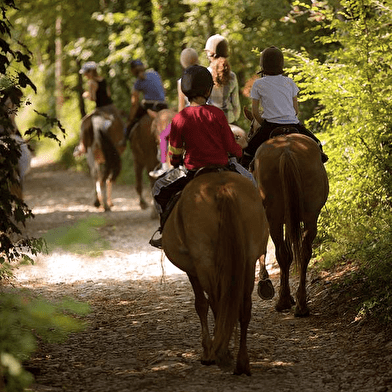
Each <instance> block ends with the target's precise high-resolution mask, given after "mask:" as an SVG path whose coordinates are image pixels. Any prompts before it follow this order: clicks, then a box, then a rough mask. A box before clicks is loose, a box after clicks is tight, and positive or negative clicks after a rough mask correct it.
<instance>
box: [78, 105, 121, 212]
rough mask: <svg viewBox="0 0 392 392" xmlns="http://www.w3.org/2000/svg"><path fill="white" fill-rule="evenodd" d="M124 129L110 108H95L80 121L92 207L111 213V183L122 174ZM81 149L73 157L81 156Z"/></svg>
mask: <svg viewBox="0 0 392 392" xmlns="http://www.w3.org/2000/svg"><path fill="white" fill-rule="evenodd" d="M123 129H124V127H123V123H122V120H121V117H120V115H119V114H118V112H117V109H116V108H115V107H114V106H113V105H110V106H109V105H108V106H104V107H102V108H98V109H96V110H95V111H94V112H93V113H91V114H89V115H87V116H85V117H84V118H83V119H82V124H81V145H82V149H84V150H87V163H88V165H89V168H90V173H91V175H92V177H93V179H94V189H95V200H94V205H95V206H96V207H97V208H98V207H101V208H102V209H103V210H104V211H110V207H112V206H113V202H112V184H113V183H114V181H115V180H116V178H117V177H118V175H119V174H120V171H121V154H122V152H123V151H124V148H123V147H120V142H121V140H122V138H123ZM80 148H81V147H80V146H79V147H78V148H77V150H76V151H75V155H78V154H79V153H80Z"/></svg>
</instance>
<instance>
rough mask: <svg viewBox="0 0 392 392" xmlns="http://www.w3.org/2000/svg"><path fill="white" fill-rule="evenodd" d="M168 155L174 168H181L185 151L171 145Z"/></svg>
mask: <svg viewBox="0 0 392 392" xmlns="http://www.w3.org/2000/svg"><path fill="white" fill-rule="evenodd" d="M168 153H169V158H170V163H171V165H172V166H174V167H178V166H180V164H181V161H182V156H183V154H184V149H183V148H176V147H173V146H172V145H171V144H170V143H169V148H168Z"/></svg>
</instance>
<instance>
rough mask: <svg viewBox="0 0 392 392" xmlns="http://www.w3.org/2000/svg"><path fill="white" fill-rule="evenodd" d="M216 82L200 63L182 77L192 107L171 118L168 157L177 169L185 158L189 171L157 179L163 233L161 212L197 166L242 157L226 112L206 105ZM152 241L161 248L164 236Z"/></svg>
mask: <svg viewBox="0 0 392 392" xmlns="http://www.w3.org/2000/svg"><path fill="white" fill-rule="evenodd" d="M213 85H214V82H213V80H212V76H211V73H210V71H208V69H207V68H205V67H202V66H201V65H192V66H190V67H188V68H187V69H185V71H184V74H183V76H182V78H181V89H182V91H183V93H184V94H185V95H186V96H187V97H188V99H189V102H190V106H189V107H186V108H184V109H183V110H181V112H180V113H178V114H177V115H176V116H175V117H174V118H173V120H172V124H171V131H170V136H169V157H170V163H171V164H172V165H173V166H174V167H175V168H178V166H180V164H181V163H182V160H183V162H184V166H185V169H186V170H185V172H186V174H184V172H182V173H180V174H179V175H177V176H175V175H173V174H174V173H173V171H169V172H168V173H167V174H166V175H164V176H163V177H161V178H159V179H158V180H157V181H156V182H155V185H154V188H153V196H154V199H155V201H156V204H157V209H158V211H159V212H160V214H161V228H160V229H159V231H160V232H162V227H163V223H164V222H163V220H162V213H163V212H164V211H165V209H166V207H167V205H168V204H169V201H170V199H171V198H172V196H173V195H175V194H176V193H177V192H178V191H180V190H182V189H183V188H184V187H185V185H186V184H187V183H188V182H189V181H190V180H191V179H192V178H193V176H194V175H195V173H196V171H197V170H198V169H200V168H202V167H206V166H227V165H228V164H229V154H230V155H234V156H236V157H238V158H240V157H241V156H242V149H241V147H240V146H239V144H237V142H236V141H235V138H234V135H233V132H232V131H231V129H230V126H229V123H228V122H227V119H226V116H225V114H224V112H223V111H222V110H221V109H219V108H217V107H215V106H211V105H206V102H207V100H208V97H209V96H210V94H211V90H212V87H213ZM174 170H179V169H174ZM173 177H174V178H175V180H174V181H173ZM150 244H151V245H153V246H155V247H158V248H160V247H161V238H159V239H156V240H154V239H151V240H150Z"/></svg>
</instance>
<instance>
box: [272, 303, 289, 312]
mask: <svg viewBox="0 0 392 392" xmlns="http://www.w3.org/2000/svg"><path fill="white" fill-rule="evenodd" d="M291 307H292V304H291V301H288V302H287V301H279V302H278V303H277V304H276V306H275V309H276V311H277V312H284V311H285V310H290V309H291Z"/></svg>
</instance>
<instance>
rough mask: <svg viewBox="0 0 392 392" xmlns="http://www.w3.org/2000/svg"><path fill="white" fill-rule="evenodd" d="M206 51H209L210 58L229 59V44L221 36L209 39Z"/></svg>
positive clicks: (217, 35)
mask: <svg viewBox="0 0 392 392" xmlns="http://www.w3.org/2000/svg"><path fill="white" fill-rule="evenodd" d="M204 50H206V51H207V55H208V56H209V57H229V44H228V42H227V40H226V38H225V37H223V36H222V35H220V34H215V35H212V36H211V37H210V38H208V40H207V42H206V47H205V48H204Z"/></svg>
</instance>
